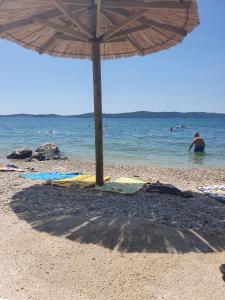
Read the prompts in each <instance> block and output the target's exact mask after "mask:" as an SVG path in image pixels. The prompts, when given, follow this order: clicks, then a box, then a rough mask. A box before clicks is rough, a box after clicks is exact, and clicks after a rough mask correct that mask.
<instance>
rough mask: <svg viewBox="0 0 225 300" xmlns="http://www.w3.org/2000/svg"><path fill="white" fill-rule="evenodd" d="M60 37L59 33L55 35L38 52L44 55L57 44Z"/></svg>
mask: <svg viewBox="0 0 225 300" xmlns="http://www.w3.org/2000/svg"><path fill="white" fill-rule="evenodd" d="M58 36H59V33H58V32H57V33H55V34H53V36H52V37H51V38H50V39H49V40H48V41H47V42H45V43H44V44H42V45H41V46H40V47H39V50H38V52H39V54H43V53H44V52H45V51H46V50H47V49H48V48H49V47H50V46H52V45H54V44H55V43H56V42H57V38H58Z"/></svg>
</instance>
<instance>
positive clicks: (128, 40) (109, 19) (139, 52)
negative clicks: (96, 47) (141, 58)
mask: <svg viewBox="0 0 225 300" xmlns="http://www.w3.org/2000/svg"><path fill="white" fill-rule="evenodd" d="M102 13H103V15H104V16H105V18H106V19H107V20H108V21H109V22H110V24H111V25H115V23H114V21H113V19H112V18H111V16H110V15H109V13H108V12H107V11H103V12H102ZM104 42H105V43H116V42H128V43H129V44H131V46H132V48H135V50H136V51H137V53H138V54H139V55H143V52H142V50H141V49H140V48H139V47H138V46H137V43H136V42H134V40H133V39H132V37H130V36H129V35H127V36H125V38H124V39H121V38H119V39H113V40H110V39H107V40H106V41H104Z"/></svg>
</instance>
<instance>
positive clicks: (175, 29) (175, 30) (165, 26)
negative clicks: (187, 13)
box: [109, 9, 187, 36]
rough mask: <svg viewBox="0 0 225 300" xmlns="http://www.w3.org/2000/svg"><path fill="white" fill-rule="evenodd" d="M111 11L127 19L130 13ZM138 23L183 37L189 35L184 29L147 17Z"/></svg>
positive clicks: (119, 10)
mask: <svg viewBox="0 0 225 300" xmlns="http://www.w3.org/2000/svg"><path fill="white" fill-rule="evenodd" d="M109 11H110V12H113V13H116V14H118V15H121V16H123V17H127V16H128V15H129V13H128V12H127V11H126V10H122V9H109ZM138 22H139V23H140V24H142V25H148V26H149V27H152V26H154V27H158V28H160V29H164V30H167V31H170V32H172V33H176V34H180V35H182V36H186V35H187V31H186V30H185V29H183V28H178V27H176V26H173V25H169V24H164V23H160V22H157V21H155V20H150V19H147V18H145V17H141V18H139V19H138Z"/></svg>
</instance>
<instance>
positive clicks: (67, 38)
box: [57, 34, 86, 43]
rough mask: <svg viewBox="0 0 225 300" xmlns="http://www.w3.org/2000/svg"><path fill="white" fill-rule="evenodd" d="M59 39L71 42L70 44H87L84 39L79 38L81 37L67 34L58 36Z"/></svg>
mask: <svg viewBox="0 0 225 300" xmlns="http://www.w3.org/2000/svg"><path fill="white" fill-rule="evenodd" d="M57 39H59V40H64V41H68V42H69V41H70V42H80V43H85V42H86V41H84V40H83V39H81V38H79V37H75V36H72V35H66V34H60V35H58V36H57Z"/></svg>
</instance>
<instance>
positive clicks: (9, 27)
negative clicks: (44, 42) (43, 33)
mask: <svg viewBox="0 0 225 300" xmlns="http://www.w3.org/2000/svg"><path fill="white" fill-rule="evenodd" d="M60 15H61V13H60V12H59V11H57V10H56V9H54V10H50V11H47V12H45V13H43V14H39V15H37V17H40V18H43V19H47V18H53V17H58V16H60ZM33 19H34V16H32V17H30V18H26V19H23V20H18V21H15V22H12V23H7V24H5V25H1V26H0V32H5V31H9V30H12V29H16V28H19V27H24V26H27V25H31V24H32V23H33Z"/></svg>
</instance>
